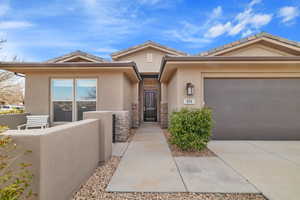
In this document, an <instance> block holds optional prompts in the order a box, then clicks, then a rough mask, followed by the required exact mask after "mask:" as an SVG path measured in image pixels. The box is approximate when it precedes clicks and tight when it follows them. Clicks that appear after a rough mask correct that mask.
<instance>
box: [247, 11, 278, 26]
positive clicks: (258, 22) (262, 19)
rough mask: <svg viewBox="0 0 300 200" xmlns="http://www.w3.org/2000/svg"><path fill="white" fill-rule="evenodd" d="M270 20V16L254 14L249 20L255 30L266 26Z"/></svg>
mask: <svg viewBox="0 0 300 200" xmlns="http://www.w3.org/2000/svg"><path fill="white" fill-rule="evenodd" d="M271 20H272V15H270V14H255V15H253V17H252V18H251V20H250V22H249V23H250V24H251V25H253V26H254V27H256V28H259V27H261V26H265V25H267V24H268V23H269V22H270V21H271Z"/></svg>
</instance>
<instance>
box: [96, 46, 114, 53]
mask: <svg viewBox="0 0 300 200" xmlns="http://www.w3.org/2000/svg"><path fill="white" fill-rule="evenodd" d="M95 51H96V52H99V53H113V52H116V51H118V49H115V48H111V47H103V48H97V49H95Z"/></svg>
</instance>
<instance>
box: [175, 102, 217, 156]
mask: <svg viewBox="0 0 300 200" xmlns="http://www.w3.org/2000/svg"><path fill="white" fill-rule="evenodd" d="M212 126H213V120H212V112H211V110H210V109H208V108H202V109H191V110H189V109H186V108H184V109H181V110H180V111H179V112H173V113H172V114H171V121H170V127H169V131H170V133H171V138H170V142H171V143H172V144H175V145H176V146H178V147H179V148H180V149H181V150H183V151H201V150H202V149H203V148H205V147H206V145H207V143H208V141H209V139H210V136H211V130H212Z"/></svg>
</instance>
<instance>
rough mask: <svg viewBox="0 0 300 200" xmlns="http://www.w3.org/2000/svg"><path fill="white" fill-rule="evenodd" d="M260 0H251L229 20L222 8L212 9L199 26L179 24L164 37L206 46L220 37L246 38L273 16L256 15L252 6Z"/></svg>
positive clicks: (260, 0)
mask: <svg viewBox="0 0 300 200" xmlns="http://www.w3.org/2000/svg"><path fill="white" fill-rule="evenodd" d="M261 2H262V0H252V1H250V2H249V3H248V4H247V5H245V8H244V10H243V11H241V12H239V13H237V14H236V15H234V16H233V17H231V19H229V20H224V19H226V18H225V17H226V16H225V17H224V16H223V8H222V7H221V6H218V7H216V8H214V9H213V10H212V11H211V12H210V14H209V15H208V16H207V18H206V20H205V21H204V22H202V23H201V24H199V23H198V22H197V23H190V22H187V21H185V22H184V23H182V22H181V26H179V28H175V29H172V30H168V31H166V32H165V33H166V36H167V37H170V38H173V39H174V40H179V41H182V42H187V43H194V44H198V45H203V44H207V43H210V42H212V41H213V39H214V38H217V37H220V36H222V35H230V36H234V35H237V34H241V35H242V36H248V35H249V34H252V33H254V32H258V31H259V29H260V28H261V27H263V26H266V25H267V24H269V23H270V22H271V20H272V17H273V15H272V14H269V13H258V12H256V11H255V9H254V6H256V5H258V4H260V3H261Z"/></svg>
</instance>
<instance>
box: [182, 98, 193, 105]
mask: <svg viewBox="0 0 300 200" xmlns="http://www.w3.org/2000/svg"><path fill="white" fill-rule="evenodd" d="M184 104H185V105H194V104H195V99H194V98H185V99H184Z"/></svg>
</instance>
